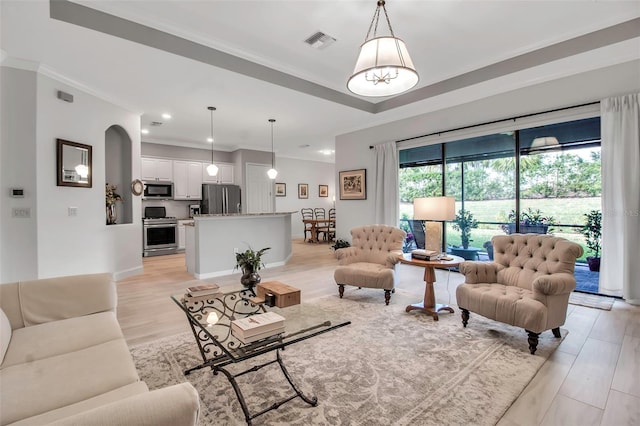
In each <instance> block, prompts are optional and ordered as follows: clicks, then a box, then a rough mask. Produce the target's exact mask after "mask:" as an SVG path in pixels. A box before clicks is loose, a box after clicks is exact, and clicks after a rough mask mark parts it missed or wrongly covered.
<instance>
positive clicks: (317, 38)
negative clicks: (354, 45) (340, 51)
mask: <svg viewBox="0 0 640 426" xmlns="http://www.w3.org/2000/svg"><path fill="white" fill-rule="evenodd" d="M335 41H336V39H335V38H333V37H331V36H330V35H327V34H325V33H323V32H322V31H318V32H317V33H315V34H313V35H312V36H310V37H309V38H307V39H306V40H305V41H304V42H305V43H307V44H308V45H309V46H311V47H313V48H314V49H324V48H325V47H329V46H330V45H332V44H333V43H334V42H335Z"/></svg>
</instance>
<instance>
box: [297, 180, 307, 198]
mask: <svg viewBox="0 0 640 426" xmlns="http://www.w3.org/2000/svg"><path fill="white" fill-rule="evenodd" d="M298 198H309V184H308V183H299V184H298Z"/></svg>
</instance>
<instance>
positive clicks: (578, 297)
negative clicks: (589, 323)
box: [569, 291, 616, 311]
mask: <svg viewBox="0 0 640 426" xmlns="http://www.w3.org/2000/svg"><path fill="white" fill-rule="evenodd" d="M615 300H616V299H614V298H613V297H607V296H599V295H597V294H588V293H579V292H575V291H574V292H571V295H569V303H571V304H572V305H580V306H586V307H588V308H596V309H602V310H605V311H610V310H611V308H612V307H613V302H614V301H615Z"/></svg>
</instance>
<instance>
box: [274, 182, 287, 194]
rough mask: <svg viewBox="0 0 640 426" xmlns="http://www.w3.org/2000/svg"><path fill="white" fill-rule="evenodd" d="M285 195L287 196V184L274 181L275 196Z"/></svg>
mask: <svg viewBox="0 0 640 426" xmlns="http://www.w3.org/2000/svg"><path fill="white" fill-rule="evenodd" d="M286 196H287V184H286V183H276V197H286Z"/></svg>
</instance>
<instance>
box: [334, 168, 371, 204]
mask: <svg viewBox="0 0 640 426" xmlns="http://www.w3.org/2000/svg"><path fill="white" fill-rule="evenodd" d="M340 199H341V200H366V199H367V169H359V170H345V171H343V172H340Z"/></svg>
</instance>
